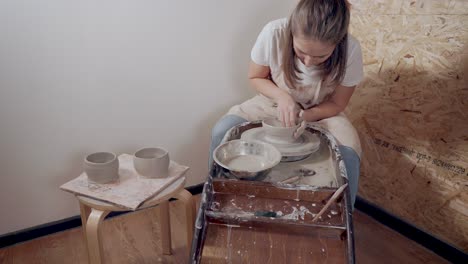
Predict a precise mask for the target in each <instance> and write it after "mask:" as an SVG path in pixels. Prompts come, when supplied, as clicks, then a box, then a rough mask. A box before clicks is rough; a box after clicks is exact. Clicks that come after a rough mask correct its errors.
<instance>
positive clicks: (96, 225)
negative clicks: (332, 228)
mask: <svg viewBox="0 0 468 264" xmlns="http://www.w3.org/2000/svg"><path fill="white" fill-rule="evenodd" d="M108 214H109V212H108V211H100V210H97V209H94V208H93V209H91V213H90V214H89V218H88V222H87V224H86V237H87V239H88V256H89V263H90V264H100V263H103V262H104V255H103V247H102V234H101V233H102V230H101V224H102V220H104V218H105V217H106V215H108Z"/></svg>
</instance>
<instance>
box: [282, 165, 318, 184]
mask: <svg viewBox="0 0 468 264" xmlns="http://www.w3.org/2000/svg"><path fill="white" fill-rule="evenodd" d="M297 173H298V174H299V175H297V176H292V177H289V178H287V179H285V180H282V181H280V182H279V183H284V184H290V183H294V182H297V181H299V180H300V179H301V178H303V177H309V176H314V175H315V173H316V172H315V171H314V170H309V169H300V170H299V171H297Z"/></svg>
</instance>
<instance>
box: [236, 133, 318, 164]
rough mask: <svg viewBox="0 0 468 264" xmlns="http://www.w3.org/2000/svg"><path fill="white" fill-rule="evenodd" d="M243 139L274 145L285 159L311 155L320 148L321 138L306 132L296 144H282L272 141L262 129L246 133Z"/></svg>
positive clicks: (243, 134) (242, 136)
mask: <svg viewBox="0 0 468 264" xmlns="http://www.w3.org/2000/svg"><path fill="white" fill-rule="evenodd" d="M241 139H243V140H247V141H248V140H250V141H261V142H265V143H269V144H272V145H273V146H275V147H276V148H277V149H278V150H279V151H280V152H281V155H282V156H283V157H297V156H304V155H309V154H312V153H314V152H315V151H317V150H318V149H319V147H320V138H319V137H318V136H317V135H316V134H313V133H311V132H310V131H307V130H306V131H304V133H303V134H302V135H301V136H300V137H299V138H298V139H297V140H296V141H294V142H280V141H277V140H275V141H273V140H270V138H269V137H268V136H267V135H266V133H265V130H264V129H263V128H262V127H257V128H252V129H249V130H247V131H244V132H243V133H242V135H241Z"/></svg>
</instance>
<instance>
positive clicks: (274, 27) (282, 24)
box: [263, 18, 288, 34]
mask: <svg viewBox="0 0 468 264" xmlns="http://www.w3.org/2000/svg"><path fill="white" fill-rule="evenodd" d="M287 25H288V19H287V18H280V19H276V20H272V21H270V22H268V23H267V24H266V25H265V26H264V27H263V31H266V32H268V33H271V34H282V33H283V31H284V30H285V29H286V27H287Z"/></svg>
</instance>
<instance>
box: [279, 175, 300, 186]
mask: <svg viewBox="0 0 468 264" xmlns="http://www.w3.org/2000/svg"><path fill="white" fill-rule="evenodd" d="M300 179H301V176H292V177H290V178H287V179H286V180H283V181H280V183H285V184H290V183H293V182H296V181H298V180H300Z"/></svg>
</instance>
